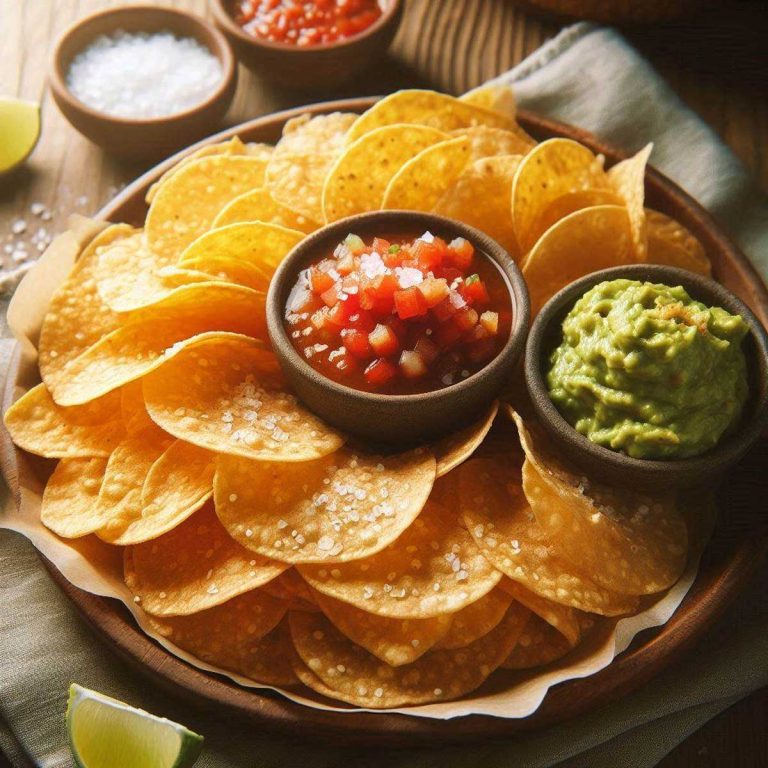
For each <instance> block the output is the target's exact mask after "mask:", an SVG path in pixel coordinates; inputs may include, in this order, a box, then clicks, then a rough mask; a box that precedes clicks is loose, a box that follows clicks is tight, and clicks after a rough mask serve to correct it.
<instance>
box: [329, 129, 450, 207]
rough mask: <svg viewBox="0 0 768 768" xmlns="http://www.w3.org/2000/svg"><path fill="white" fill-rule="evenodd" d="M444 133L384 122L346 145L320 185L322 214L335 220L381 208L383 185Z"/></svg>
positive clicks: (437, 140) (440, 138)
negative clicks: (386, 124)
mask: <svg viewBox="0 0 768 768" xmlns="http://www.w3.org/2000/svg"><path fill="white" fill-rule="evenodd" d="M447 138H448V136H447V134H445V133H442V132H441V131H437V130H435V129H434V128H427V127H425V126H419V125H388V126H384V127H383V128H378V129H377V130H375V131H371V132H370V133H367V134H366V135H365V136H361V137H360V139H358V141H356V142H355V143H354V144H350V145H349V146H348V147H347V148H346V149H345V150H344V152H343V153H342V154H341V155H340V156H339V158H338V159H337V160H336V162H335V163H334V165H333V167H332V168H331V169H330V170H329V172H328V176H327V178H326V180H325V184H324V186H323V217H324V220H325V221H326V222H328V221H337V220H338V219H343V218H345V217H347V216H352V215H354V214H356V213H365V212H366V211H377V210H379V209H380V208H381V207H382V204H383V202H384V194H385V192H386V189H387V185H388V184H389V182H390V181H391V180H392V178H393V177H394V176H395V174H396V173H397V172H398V171H399V170H400V169H401V168H402V167H403V166H404V165H405V163H407V162H408V161H409V160H410V159H411V158H412V157H414V155H416V154H418V153H419V152H421V151H422V150H424V149H426V148H427V147H430V146H432V145H433V144H437V143H438V142H440V141H444V140H445V139H447Z"/></svg>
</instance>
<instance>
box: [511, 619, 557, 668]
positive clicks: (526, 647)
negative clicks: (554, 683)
mask: <svg viewBox="0 0 768 768" xmlns="http://www.w3.org/2000/svg"><path fill="white" fill-rule="evenodd" d="M570 650H571V645H570V643H569V642H568V641H567V640H566V639H565V637H564V636H563V635H561V634H560V632H558V631H557V630H556V629H555V628H554V627H553V626H552V625H551V624H547V622H546V621H544V619H542V618H541V617H540V616H537V615H536V614H535V613H530V614H529V616H528V620H527V621H526V622H525V626H524V628H523V631H522V633H521V635H520V637H519V639H518V641H517V644H516V645H515V647H514V648H513V649H512V652H511V653H510V654H509V656H507V658H506V660H505V661H504V662H503V664H502V665H501V666H502V667H503V668H504V669H532V668H533V667H541V666H544V665H545V664H551V663H552V662H553V661H557V660H558V659H560V658H562V657H563V656H565V654H566V653H568V651H570Z"/></svg>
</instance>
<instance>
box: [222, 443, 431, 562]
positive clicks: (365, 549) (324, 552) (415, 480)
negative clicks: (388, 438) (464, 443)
mask: <svg viewBox="0 0 768 768" xmlns="http://www.w3.org/2000/svg"><path fill="white" fill-rule="evenodd" d="M296 439H297V441H298V436H297V438H296ZM434 479H435V459H434V457H433V456H432V454H431V453H430V452H429V451H426V450H424V449H421V448H417V449H416V450H413V451H409V452H408V453H402V454H393V455H390V456H378V455H375V454H362V453H358V452H355V451H351V450H348V449H341V450H338V451H336V452H335V453H332V454H330V455H327V456H324V457H322V458H319V459H316V460H314V461H302V462H299V463H296V462H285V461H282V462H276V463H271V462H267V461H251V460H249V459H244V458H241V457H239V456H226V455H220V456H219V457H218V460H217V465H216V479H215V482H214V488H215V491H214V492H215V500H216V512H217V514H218V515H219V519H220V520H221V522H222V523H223V524H224V527H225V528H226V529H227V531H228V532H229V534H230V536H232V537H233V538H234V539H236V540H237V541H239V542H240V543H241V544H242V545H243V546H245V547H248V548H249V549H252V550H253V551H255V552H260V553H261V554H263V555H266V556H268V557H272V558H275V559H278V560H283V561H285V562H289V563H322V562H331V563H335V562H340V563H341V562H347V561H349V560H358V559H360V558H361V557H367V556H369V555H372V554H374V553H376V552H379V551H380V550H381V549H383V548H384V547H386V546H387V545H388V544H390V543H391V542H392V541H394V540H395V539H396V538H397V537H398V536H399V535H400V534H401V533H402V532H403V531H404V530H405V529H406V528H407V527H408V526H409V525H410V524H411V523H412V522H413V520H414V519H415V518H416V516H417V515H418V514H419V512H420V511H421V509H422V507H423V506H424V504H425V502H426V500H427V497H428V496H429V492H430V490H431V488H432V483H433V481H434Z"/></svg>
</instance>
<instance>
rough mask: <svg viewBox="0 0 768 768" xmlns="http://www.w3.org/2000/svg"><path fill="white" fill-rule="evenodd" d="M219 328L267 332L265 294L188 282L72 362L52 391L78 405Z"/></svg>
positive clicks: (143, 372)
mask: <svg viewBox="0 0 768 768" xmlns="http://www.w3.org/2000/svg"><path fill="white" fill-rule="evenodd" d="M213 331H219V332H221V333H218V334H214V336H213V338H220V337H223V336H224V335H225V334H226V333H243V334H246V335H248V336H255V337H260V338H266V317H265V314H264V294H263V293H260V292H257V291H254V290H252V289H250V288H245V287H243V286H239V285H231V284H227V283H220V282H213V281H212V282H209V283H199V284H195V285H186V286H183V287H182V288H180V289H178V290H176V291H174V293H173V295H172V296H170V297H168V299H167V300H166V301H164V302H161V303H160V304H158V305H155V306H153V307H148V308H146V309H144V310H140V311H139V312H137V313H136V314H132V315H131V317H130V320H129V321H128V322H127V323H126V324H125V325H123V326H122V327H120V328H118V329H117V330H115V331H112V333H110V334H109V335H108V336H105V337H104V338H103V339H102V340H101V341H99V342H97V343H96V344H94V345H93V346H92V347H90V349H88V350H86V351H85V352H84V353H83V354H81V355H80V356H79V357H78V358H77V359H76V360H73V361H72V362H71V363H70V365H69V366H68V370H67V376H66V378H62V379H61V380H60V381H57V384H56V387H55V388H54V389H52V390H51V394H52V396H53V398H54V399H55V400H56V402H57V403H59V404H60V405H79V404H81V403H86V402H88V401H89V400H94V399H95V398H97V397H100V396H101V395H104V394H106V393H107V392H111V391H112V390H113V389H117V388H118V387H121V386H122V385H123V384H127V383H128V382H131V381H134V380H135V379H138V378H141V377H142V376H145V375H146V374H147V373H149V372H150V371H152V370H154V369H155V368H157V367H158V366H159V365H162V364H163V362H165V361H166V360H169V359H170V358H172V357H173V356H174V355H175V354H177V353H178V352H179V351H180V350H181V349H183V348H184V346H185V345H188V344H190V343H192V342H193V337H196V336H199V335H201V336H202V335H205V334H206V333H207V332H213Z"/></svg>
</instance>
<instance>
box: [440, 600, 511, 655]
mask: <svg viewBox="0 0 768 768" xmlns="http://www.w3.org/2000/svg"><path fill="white" fill-rule="evenodd" d="M511 603H512V597H511V596H510V595H508V594H507V593H506V592H504V590H502V589H499V588H498V587H496V589H493V590H491V591H490V592H489V593H488V594H487V595H483V597H481V598H480V599H479V600H476V601H475V602H474V603H471V604H470V605H468V606H467V607H466V608H462V609H461V610H460V611H457V612H456V613H453V614H450V615H451V616H452V619H453V620H452V622H451V628H450V629H449V630H448V633H447V634H445V635H444V636H443V637H442V639H440V640H438V642H437V644H436V645H435V648H436V649H437V648H446V649H449V650H450V649H453V648H466V647H467V646H468V645H470V644H471V643H474V642H475V640H479V639H480V638H481V637H484V636H485V635H487V634H488V633H489V632H490V631H491V630H493V629H494V628H495V627H497V626H498V625H499V623H500V622H501V621H502V619H503V618H504V616H505V615H506V613H507V610H508V609H509V606H510V605H511Z"/></svg>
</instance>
